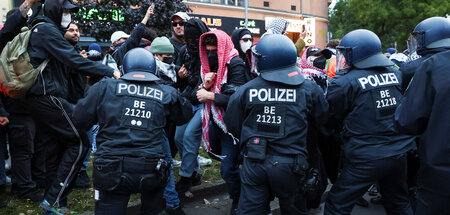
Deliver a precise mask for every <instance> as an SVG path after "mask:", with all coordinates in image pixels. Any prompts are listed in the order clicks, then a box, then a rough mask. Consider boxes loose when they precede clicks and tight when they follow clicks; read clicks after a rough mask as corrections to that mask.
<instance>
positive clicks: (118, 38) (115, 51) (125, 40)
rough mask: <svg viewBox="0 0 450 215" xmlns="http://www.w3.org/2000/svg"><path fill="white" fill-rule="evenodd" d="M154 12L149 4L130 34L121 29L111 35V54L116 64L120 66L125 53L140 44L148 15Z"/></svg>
mask: <svg viewBox="0 0 450 215" xmlns="http://www.w3.org/2000/svg"><path fill="white" fill-rule="evenodd" d="M153 14H154V12H153V5H150V6H149V7H148V9H147V13H146V14H145V16H144V18H143V19H142V21H141V22H140V23H139V24H138V25H136V27H135V28H134V29H133V33H132V34H131V35H128V34H126V33H125V32H123V31H116V32H114V33H113V34H112V35H111V50H110V51H111V55H112V57H113V58H114V60H115V61H116V63H117V66H118V67H119V68H120V67H121V66H122V61H123V58H124V56H125V54H126V53H127V52H128V51H129V50H131V49H133V48H136V47H139V46H140V45H141V40H142V37H143V36H144V33H145V31H146V27H145V25H146V24H147V22H148V20H149V19H150V17H151V16H152V15H153ZM147 45H150V44H148V43H147V44H143V45H142V46H147Z"/></svg>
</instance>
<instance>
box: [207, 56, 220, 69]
mask: <svg viewBox="0 0 450 215" xmlns="http://www.w3.org/2000/svg"><path fill="white" fill-rule="evenodd" d="M207 56H208V63H209V69H210V70H211V72H217V69H218V68H219V57H218V56H217V51H208V54H207Z"/></svg>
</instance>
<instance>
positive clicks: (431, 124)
mask: <svg viewBox="0 0 450 215" xmlns="http://www.w3.org/2000/svg"><path fill="white" fill-rule="evenodd" d="M411 39H412V40H414V41H415V42H413V44H416V47H412V46H410V48H413V50H411V52H413V51H417V53H418V54H419V55H421V56H422V58H420V59H419V60H417V61H418V63H416V64H415V65H416V67H415V68H413V67H410V69H411V73H413V74H414V76H413V78H412V81H411V83H410V85H409V87H408V89H407V90H406V92H405V97H404V99H403V100H402V103H401V104H400V106H399V107H398V109H397V112H396V116H395V118H396V123H397V125H398V127H399V129H400V130H401V131H403V132H407V133H409V134H414V135H421V136H420V137H419V142H418V145H419V149H418V151H419V159H420V170H419V174H418V177H417V178H418V179H417V182H418V185H419V188H420V189H419V192H418V195H417V209H416V214H450V206H449V204H448V203H449V202H450V185H449V182H450V97H449V96H450V87H449V86H450V69H449V68H450V63H449V59H450V21H449V20H448V19H446V18H443V17H432V18H428V19H426V20H424V21H422V22H420V23H419V24H418V25H417V26H416V28H415V29H414V31H413V33H412V38H411Z"/></svg>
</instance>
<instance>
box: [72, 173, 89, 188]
mask: <svg viewBox="0 0 450 215" xmlns="http://www.w3.org/2000/svg"><path fill="white" fill-rule="evenodd" d="M89 182H90V179H89V176H88V174H87V172H86V170H80V172H78V175H77V179H76V181H75V188H89V187H91V184H90V183H89Z"/></svg>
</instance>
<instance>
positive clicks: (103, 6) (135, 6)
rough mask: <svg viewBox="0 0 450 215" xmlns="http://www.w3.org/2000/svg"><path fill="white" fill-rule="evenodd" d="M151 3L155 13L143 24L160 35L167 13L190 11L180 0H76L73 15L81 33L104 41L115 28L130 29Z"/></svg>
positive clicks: (166, 27)
mask: <svg viewBox="0 0 450 215" xmlns="http://www.w3.org/2000/svg"><path fill="white" fill-rule="evenodd" d="M152 3H154V4H155V8H154V12H155V14H154V15H153V16H152V17H151V18H150V20H149V22H148V23H147V26H149V27H152V28H154V29H156V30H157V31H158V32H159V33H160V34H161V35H163V34H168V33H169V32H170V17H171V16H172V15H173V14H174V13H176V12H179V11H190V8H189V7H188V6H187V5H185V4H184V3H183V2H182V0H97V1H92V0H78V2H77V5H78V6H79V8H80V10H79V13H78V14H75V15H74V20H75V21H77V23H78V25H79V27H80V28H81V29H82V31H83V33H84V34H86V35H87V36H91V37H95V38H96V39H97V40H100V41H108V40H109V39H110V37H111V34H112V33H114V32H115V31H124V32H126V33H130V32H131V31H132V30H133V28H134V27H135V26H136V25H137V24H138V23H140V22H141V21H142V19H143V18H144V15H145V13H146V11H147V8H148V7H149V6H150V4H152Z"/></svg>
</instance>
